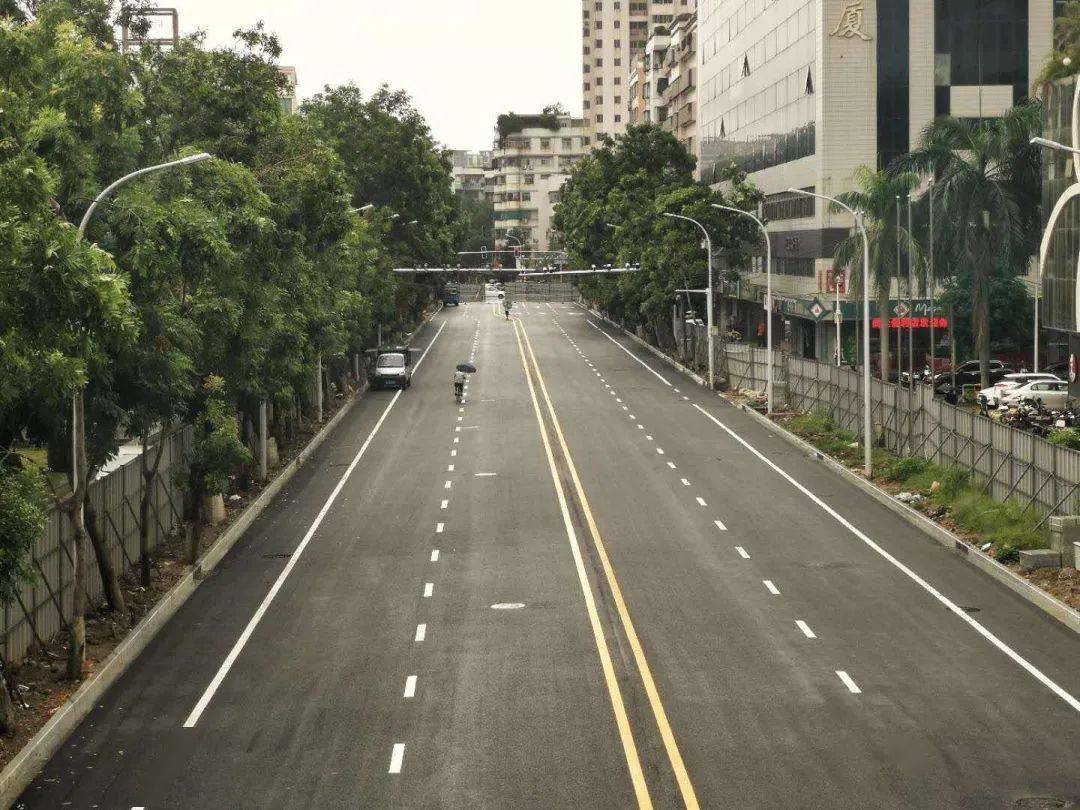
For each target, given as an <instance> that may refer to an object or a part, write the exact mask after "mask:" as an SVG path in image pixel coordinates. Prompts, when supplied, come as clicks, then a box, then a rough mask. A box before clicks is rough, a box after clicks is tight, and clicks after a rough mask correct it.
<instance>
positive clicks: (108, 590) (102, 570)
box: [84, 487, 124, 613]
mask: <svg viewBox="0 0 1080 810" xmlns="http://www.w3.org/2000/svg"><path fill="white" fill-rule="evenodd" d="M84 509H85V514H86V533H87V534H88V535H89V537H90V545H91V546H92V547H93V549H94V557H95V558H96V559H97V566H98V573H99V574H100V575H101V585H102V588H103V590H104V591H105V600H106V601H107V602H108V603H109V610H111V611H114V612H117V613H123V612H124V592H123V591H122V590H121V589H120V579H119V578H118V577H117V575H116V569H115V568H113V564H112V560H110V559H109V549H108V547H107V545H106V543H105V538H104V537H103V536H102V533H101V532H100V531H98V525H97V510H96V509H94V505H93V504H92V503H91V502H90V489H89V487H88V488H87V490H86V499H85V505H84Z"/></svg>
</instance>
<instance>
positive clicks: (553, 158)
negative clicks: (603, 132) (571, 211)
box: [486, 114, 590, 250]
mask: <svg viewBox="0 0 1080 810" xmlns="http://www.w3.org/2000/svg"><path fill="white" fill-rule="evenodd" d="M500 119H501V121H502V122H503V126H502V131H501V132H497V133H496V139H495V147H494V151H493V153H492V157H491V168H490V169H489V170H488V171H487V178H486V185H487V189H488V193H489V194H490V195H491V201H492V203H493V204H494V208H495V240H496V245H497V246H498V247H500V248H505V247H507V246H508V245H517V244H518V243H519V242H520V243H521V244H522V245H523V246H524V247H525V248H526V249H535V250H548V249H549V247H550V244H551V218H552V216H553V215H554V208H555V205H556V204H557V203H558V202H559V195H560V193H561V191H562V186H563V183H565V182H566V179H567V177H569V175H570V169H571V168H572V167H573V166H574V164H575V163H577V162H578V161H579V160H580V159H581V158H582V156H583V155H584V154H585V153H586V152H587V151H588V149H589V141H590V136H589V134H588V132H587V130H586V126H585V122H584V121H583V120H582V119H580V118H571V117H570V116H568V115H551V114H541V115H513V114H510V115H507V116H501V117H500ZM508 235H509V236H510V237H512V238H508Z"/></svg>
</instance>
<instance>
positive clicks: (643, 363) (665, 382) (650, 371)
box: [585, 318, 671, 388]
mask: <svg viewBox="0 0 1080 810" xmlns="http://www.w3.org/2000/svg"><path fill="white" fill-rule="evenodd" d="M585 323H587V324H588V325H589V326H591V327H592V328H593V329H595V330H596V331H597V332H599V333H600V334H601V335H603V336H604V337H606V338H607V339H608V340H610V341H611V342H612V343H614V344H615V345H616V346H618V347H619V348H620V349H622V350H623V351H624V352H626V354H627V355H629V356H630V358H631V359H632V360H634V362H636V363H639V364H640V365H641V366H642V367H644V368H645V369H646V370H648V372H649V373H650V374H652V375H653V376H655V377H656V379H658V380H660V382H662V383H663V384H664V385H666V386H667V387H668V388H671V383H669V382H668V381H667V380H665V379H664V378H663V377H661V376H660V375H659V374H657V372H656V371H655V370H654V369H653V367H652V366H650V365H649V364H648V363H646V362H644V361H643V360H641V359H639V358H638V357H636V356H635V355H634V354H633V353H632V352H631V351H630V350H629V349H627V348H626V347H625V346H623V345H622V344H621V343H619V341H617V340H616V339H615V338H613V337H612V336H611V335H609V334H608V333H607V332H605V331H604V330H603V329H601V328H600V327H599V326H597V325H596V324H595V323H593V322H592V321H590V320H589V319H588V318H586V319H585Z"/></svg>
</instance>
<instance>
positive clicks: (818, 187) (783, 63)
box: [697, 0, 1053, 359]
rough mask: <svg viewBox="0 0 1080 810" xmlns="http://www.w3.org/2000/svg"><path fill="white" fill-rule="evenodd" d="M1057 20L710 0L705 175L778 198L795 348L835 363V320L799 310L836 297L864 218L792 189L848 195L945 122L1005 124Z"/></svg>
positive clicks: (974, 5) (979, 8)
mask: <svg viewBox="0 0 1080 810" xmlns="http://www.w3.org/2000/svg"><path fill="white" fill-rule="evenodd" d="M1052 22H1053V7H1052V4H1051V3H1050V2H1049V0H993V1H992V2H984V1H983V0H700V2H699V6H698V37H699V43H698V63H699V68H698V87H697V100H698V106H699V110H698V115H697V119H698V127H699V130H700V137H699V146H698V157H699V171H700V172H701V174H702V177H703V179H705V180H706V181H711V180H714V179H715V178H716V177H717V172H718V171H719V170H722V169H723V168H724V167H726V166H728V165H730V164H732V163H734V164H736V165H738V166H740V167H742V168H743V169H745V170H746V171H747V172H748V173H749V174H750V179H751V180H752V181H753V182H754V183H755V184H756V185H757V186H758V187H760V188H761V189H762V190H763V191H764V192H765V193H766V195H767V202H766V206H765V211H766V213H767V214H768V215H769V218H770V222H769V231H770V235H771V241H772V249H773V260H774V263H773V273H774V278H773V285H774V290H775V291H777V293H778V294H779V297H780V299H781V307H782V311H783V312H785V313H791V314H792V316H793V318H794V319H795V320H794V322H793V323H792V327H793V332H794V333H795V334H793V335H792V345H793V348H794V350H795V351H797V352H799V353H801V354H805V355H810V356H817V357H819V358H822V359H827V358H829V357H831V356H832V352H833V351H834V347H833V346H832V344H831V342H830V341H831V340H832V337H831V335H832V331H831V329H830V328H829V326H830V324H822V323H815V322H814V321H812V320H809V321H808V320H807V319H805V318H799V316H798V315H797V314H795V313H798V312H802V311H805V309H806V305H807V303H808V302H810V301H812V300H813V298H814V297H815V296H819V295H820V296H822V298H823V299H825V300H827V299H828V298H829V297H830V296H831V294H832V291H833V288H832V286H831V282H830V278H829V271H830V270H831V266H832V256H833V251H834V248H835V245H836V244H837V243H838V242H839V240H841V239H843V238H844V237H845V236H846V235H847V234H848V233H849V230H850V228H851V227H852V223H851V221H850V218H849V217H847V216H846V215H844V216H841V215H839V214H832V213H829V212H828V211H827V210H826V209H825V207H824V206H823V205H821V204H817V203H816V202H815V201H814V200H805V199H792V198H791V197H790V195H788V194H787V193H786V189H788V188H803V189H808V190H814V191H817V192H819V193H824V194H828V195H836V194H838V193H841V192H844V191H847V190H849V189H851V188H852V187H853V175H854V172H855V170H856V169H857V168H858V167H860V166H864V165H865V166H871V167H881V166H885V165H886V164H888V163H889V162H890V161H891V160H892V159H893V158H895V157H896V156H898V155H901V154H903V153H905V152H907V151H908V150H909V149H910V147H911V145H912V144H914V143H915V142H916V141H917V139H918V136H919V133H920V132H921V130H922V129H923V128H924V127H925V126H926V125H927V124H928V123H930V122H931V121H932V120H933V118H934V117H935V116H937V115H943V114H950V115H954V116H958V117H961V118H968V119H978V118H990V117H995V116H998V115H1000V114H1001V113H1002V112H1004V111H1005V110H1007V109H1008V108H1009V107H1010V106H1012V105H1013V104H1014V103H1016V102H1017V101H1019V100H1020V99H1022V98H1024V97H1025V96H1027V94H1028V92H1029V90H1028V88H1029V87H1030V85H1031V81H1032V79H1033V78H1034V76H1035V75H1036V73H1037V72H1038V70H1039V68H1040V66H1041V64H1042V62H1043V60H1044V59H1045V57H1046V55H1047V53H1048V52H1049V49H1050V42H1051V28H1052ZM756 269H757V270H763V266H761V262H760V261H759V262H758V266H757V267H756ZM750 281H751V282H754V283H758V282H760V283H763V281H764V274H763V273H761V274H760V275H757V276H752V277H751V279H750ZM784 308H786V309H784ZM758 309H759V310H760V307H758ZM752 317H753V318H756V319H760V318H761V317H762V315H761V313H760V311H758V312H755V313H754V314H753V316H752ZM746 327H747V328H750V329H755V328H756V323H754V322H750V323H748V324H746Z"/></svg>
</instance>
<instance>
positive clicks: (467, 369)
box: [454, 363, 476, 402]
mask: <svg viewBox="0 0 1080 810" xmlns="http://www.w3.org/2000/svg"><path fill="white" fill-rule="evenodd" d="M475 373H476V366H474V365H473V364H472V363H461V364H460V365H458V367H457V370H456V371H455V372H454V399H456V400H457V401H458V402H461V397H462V396H463V395H464V393H465V381H466V380H467V379H468V375H469V374H475Z"/></svg>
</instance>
